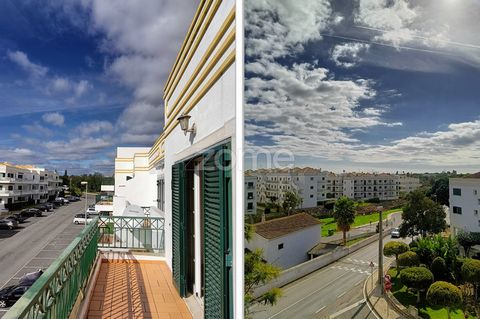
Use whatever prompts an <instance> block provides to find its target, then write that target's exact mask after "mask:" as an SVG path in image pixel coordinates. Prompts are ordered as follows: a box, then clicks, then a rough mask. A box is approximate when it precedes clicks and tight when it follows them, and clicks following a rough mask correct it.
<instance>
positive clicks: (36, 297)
mask: <svg viewBox="0 0 480 319" xmlns="http://www.w3.org/2000/svg"><path fill="white" fill-rule="evenodd" d="M97 230H98V217H96V218H95V219H94V220H93V221H92V222H91V223H89V224H88V225H87V227H85V229H83V230H82V231H81V232H80V234H78V235H77V236H76V237H75V238H74V240H73V241H72V242H71V243H70V245H68V246H67V248H66V249H65V250H64V251H63V252H62V253H61V254H60V256H59V257H58V258H57V259H56V260H55V261H54V262H53V263H52V264H51V265H50V266H49V267H48V268H47V270H45V272H44V273H43V274H42V276H40V278H38V279H37V280H36V281H35V283H34V284H33V285H32V286H31V287H30V288H29V289H28V290H27V291H26V293H25V294H24V295H23V296H22V297H21V298H20V299H19V300H18V301H17V302H16V303H15V305H13V307H12V308H10V310H9V311H8V312H7V313H6V314H5V316H4V317H3V319H19V318H24V317H26V316H27V315H28V314H29V313H30V312H31V311H32V310H38V311H40V312H41V313H46V311H48V310H49V309H50V307H51V306H52V305H53V304H54V303H53V302H52V300H51V298H54V299H55V297H57V295H59V294H60V292H61V291H62V289H63V288H64V287H63V286H62V284H63V283H59V284H60V289H59V290H58V291H54V292H53V293H56V294H57V295H50V294H48V292H45V290H46V289H48V287H49V285H50V284H51V283H53V281H54V280H56V279H58V278H57V277H56V275H57V274H58V273H59V272H60V271H61V270H62V267H63V266H64V265H65V264H66V263H67V262H68V259H69V257H70V256H71V255H72V254H73V253H75V250H76V249H77V247H79V245H81V244H84V245H85V246H84V247H82V248H83V249H84V251H83V252H85V250H86V249H87V247H88V244H89V243H90V242H91V240H92V239H93V240H96V238H95V236H94V234H92V233H96V232H97ZM88 236H92V238H87V237H88ZM84 239H90V240H89V241H88V243H85V241H84ZM77 261H78V260H77ZM70 266H71V267H72V268H73V265H70ZM62 275H63V276H68V275H70V274H62ZM87 280H88V277H87V278H86V281H87ZM83 284H84V283H82V285H83ZM78 292H79V291H78ZM44 293H47V294H46V295H43V294H44ZM77 296H78V293H77ZM42 298H45V299H46V300H42ZM75 299H76V297H75ZM71 306H73V304H72V305H71ZM35 307H37V308H36V309H33V308H35ZM38 308H43V309H38ZM69 310H71V309H69Z"/></svg>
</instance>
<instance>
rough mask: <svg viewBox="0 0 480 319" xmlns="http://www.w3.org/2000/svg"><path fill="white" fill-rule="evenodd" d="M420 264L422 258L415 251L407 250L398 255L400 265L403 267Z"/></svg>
mask: <svg viewBox="0 0 480 319" xmlns="http://www.w3.org/2000/svg"><path fill="white" fill-rule="evenodd" d="M419 264H420V258H418V255H417V254H416V253H415V252H413V251H407V252H404V253H403V254H400V255H399V256H398V265H399V266H402V267H413V266H418V265H419Z"/></svg>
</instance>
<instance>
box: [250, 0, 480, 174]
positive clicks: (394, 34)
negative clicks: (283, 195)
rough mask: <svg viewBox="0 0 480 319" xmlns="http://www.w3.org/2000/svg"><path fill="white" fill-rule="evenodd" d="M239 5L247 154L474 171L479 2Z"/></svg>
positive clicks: (479, 114) (479, 110)
mask: <svg viewBox="0 0 480 319" xmlns="http://www.w3.org/2000/svg"><path fill="white" fill-rule="evenodd" d="M246 7H247V14H246V16H247V23H246V37H247V38H246V44H247V46H246V76H247V78H246V98H247V105H246V114H245V119H246V141H247V148H249V149H250V152H249V154H254V153H255V152H261V153H270V154H275V152H278V151H279V150H282V152H283V154H284V155H283V156H284V157H285V154H287V153H288V154H292V155H293V156H294V161H292V162H293V164H294V165H298V166H306V165H308V166H314V167H321V168H323V169H327V170H333V171H343V170H346V171H353V170H357V171H358V170H362V171H377V172H379V171H397V170H399V171H404V170H405V171H414V172H424V171H443V170H452V169H456V170H458V171H462V172H476V171H480V165H479V164H480V90H479V89H478V87H479V86H478V79H480V35H479V34H478V32H476V30H478V29H480V21H478V19H477V16H476V14H477V13H478V12H480V2H478V1H473V0H468V1H455V0H438V1H405V0H391V1H387V0H355V1H346V0H343V1H331V2H329V1H313V2H312V1H293V0H283V1H273V0H264V1H247V4H246ZM270 156H271V157H272V158H273V155H270ZM251 157H252V156H251V155H247V157H246V166H247V167H253V166H255V165H256V164H255V162H254V161H252V160H251ZM264 158H265V157H264V156H263V157H262V158H261V160H257V162H258V164H259V165H260V166H261V165H266V161H265V160H264Z"/></svg>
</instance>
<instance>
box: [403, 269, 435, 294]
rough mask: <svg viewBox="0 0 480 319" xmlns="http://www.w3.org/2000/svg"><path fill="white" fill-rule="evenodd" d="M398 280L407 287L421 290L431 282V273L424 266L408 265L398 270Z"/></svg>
mask: <svg viewBox="0 0 480 319" xmlns="http://www.w3.org/2000/svg"><path fill="white" fill-rule="evenodd" d="M400 280H401V282H402V283H403V284H404V285H405V286H407V287H408V288H412V289H416V290H422V289H427V288H428V286H430V285H431V284H432V282H433V274H432V272H431V271H430V270H428V269H427V268H425V267H410V268H405V269H403V270H402V271H401V272H400Z"/></svg>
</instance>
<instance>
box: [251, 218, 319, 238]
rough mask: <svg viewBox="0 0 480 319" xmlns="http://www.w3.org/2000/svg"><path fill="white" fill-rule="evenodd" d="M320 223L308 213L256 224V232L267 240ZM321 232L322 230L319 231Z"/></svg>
mask: <svg viewBox="0 0 480 319" xmlns="http://www.w3.org/2000/svg"><path fill="white" fill-rule="evenodd" d="M320 224H321V223H320V221H319V220H318V219H316V218H315V217H312V216H311V215H309V214H307V213H300V214H295V215H291V216H287V217H281V218H276V219H272V220H269V221H266V222H261V223H257V224H254V225H253V226H254V228H255V232H256V233H257V234H259V235H260V236H262V237H263V238H266V239H273V238H277V237H282V236H285V235H288V234H290V233H294V232H296V231H299V230H302V229H304V228H306V227H310V226H315V225H320ZM319 231H320V229H319Z"/></svg>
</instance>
